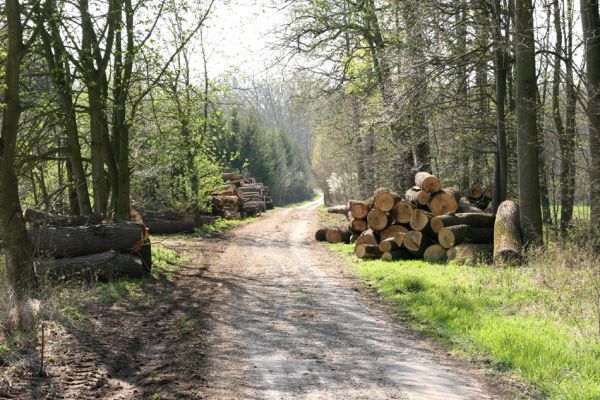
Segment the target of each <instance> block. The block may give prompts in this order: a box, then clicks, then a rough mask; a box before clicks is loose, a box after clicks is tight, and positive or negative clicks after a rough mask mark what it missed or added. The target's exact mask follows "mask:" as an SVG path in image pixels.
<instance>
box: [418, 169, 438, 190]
mask: <svg viewBox="0 0 600 400" xmlns="http://www.w3.org/2000/svg"><path fill="white" fill-rule="evenodd" d="M415 185H416V186H419V187H420V188H421V189H422V190H424V191H425V192H427V193H430V194H431V193H436V192H439V191H440V190H441V189H442V182H441V181H440V180H439V178H438V177H437V176H434V175H431V174H430V173H428V172H418V173H417V174H416V175H415Z"/></svg>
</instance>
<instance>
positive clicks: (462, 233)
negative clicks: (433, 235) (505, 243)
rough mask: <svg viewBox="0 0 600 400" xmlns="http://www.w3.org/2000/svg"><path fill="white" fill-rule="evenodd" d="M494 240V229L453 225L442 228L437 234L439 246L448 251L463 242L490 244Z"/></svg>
mask: <svg viewBox="0 0 600 400" xmlns="http://www.w3.org/2000/svg"><path fill="white" fill-rule="evenodd" d="M493 240H494V228H492V227H485V228H473V227H470V226H469V225H453V226H449V227H447V228H443V229H441V230H440V231H439V233H438V241H439V242H440V245H442V246H443V247H445V248H447V249H449V248H450V247H452V246H456V245H457V244H461V243H463V242H468V243H476V244H491V243H492V242H493Z"/></svg>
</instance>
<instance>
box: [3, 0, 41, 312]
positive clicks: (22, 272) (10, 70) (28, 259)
mask: <svg viewBox="0 0 600 400" xmlns="http://www.w3.org/2000/svg"><path fill="white" fill-rule="evenodd" d="M5 12H6V23H7V32H6V33H7V41H8V43H7V46H8V47H7V53H6V62H5V66H4V84H5V88H4V96H3V98H4V104H5V106H4V108H3V109H2V130H1V131H0V236H1V237H2V240H3V242H4V255H5V264H6V272H7V277H8V282H9V284H10V288H11V290H12V292H13V295H14V298H15V300H16V301H17V304H19V303H20V302H22V301H24V300H25V299H27V297H28V296H29V293H30V292H31V291H32V290H33V289H35V287H36V284H37V282H36V279H35V273H34V270H33V259H32V248H31V242H30V241H29V238H28V237H27V231H26V229H25V221H24V219H23V213H22V210H21V203H20V200H19V185H18V180H17V175H16V173H15V168H14V162H15V154H16V144H17V132H18V129H19V118H20V104H19V102H20V98H19V81H20V66H21V62H22V59H23V56H24V46H23V28H22V25H21V14H20V5H19V2H18V0H7V1H6V3H5Z"/></svg>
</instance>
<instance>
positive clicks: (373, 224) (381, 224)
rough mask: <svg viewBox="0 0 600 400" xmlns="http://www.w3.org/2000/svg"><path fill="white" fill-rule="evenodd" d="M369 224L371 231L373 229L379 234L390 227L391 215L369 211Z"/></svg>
mask: <svg viewBox="0 0 600 400" xmlns="http://www.w3.org/2000/svg"><path fill="white" fill-rule="evenodd" d="M367 223H368V226H369V229H372V230H373V231H375V232H379V231H382V230H384V229H385V228H387V227H388V226H389V225H390V223H391V218H390V216H389V214H387V213H385V212H383V211H380V210H378V209H376V208H374V209H372V210H371V211H369V214H368V215H367Z"/></svg>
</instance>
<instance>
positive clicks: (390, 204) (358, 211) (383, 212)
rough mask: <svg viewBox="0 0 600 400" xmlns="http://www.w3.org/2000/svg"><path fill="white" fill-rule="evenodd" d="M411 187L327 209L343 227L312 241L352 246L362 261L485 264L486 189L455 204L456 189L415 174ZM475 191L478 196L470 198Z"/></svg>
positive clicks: (490, 233)
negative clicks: (344, 218) (401, 193)
mask: <svg viewBox="0 0 600 400" xmlns="http://www.w3.org/2000/svg"><path fill="white" fill-rule="evenodd" d="M415 184H416V186H414V187H412V188H410V189H409V190H408V191H407V192H406V194H405V196H404V198H402V197H401V196H399V195H398V194H396V193H394V192H391V191H390V190H387V189H378V190H376V191H375V194H374V196H373V197H372V198H371V199H369V200H367V201H350V202H348V204H346V205H341V206H334V207H330V208H329V209H328V212H331V213H337V214H343V215H346V216H347V217H348V218H349V221H350V222H349V227H347V228H346V227H328V228H323V229H319V230H318V231H317V232H316V233H315V238H316V239H317V240H318V241H328V242H330V243H340V242H346V243H355V254H356V256H357V257H358V258H362V259H377V258H381V259H383V260H388V261H390V260H398V259H424V260H426V261H430V262H445V261H446V260H454V261H456V262H461V263H484V262H489V261H490V260H491V259H492V243H493V242H494V223H495V216H494V215H492V214H490V213H487V212H484V211H482V210H481V208H487V206H488V204H487V203H489V199H490V198H491V189H487V188H481V187H480V186H476V185H474V186H472V187H471V188H470V189H469V190H468V193H467V196H465V197H464V198H462V199H461V196H460V195H459V192H458V190H457V189H455V188H445V189H442V184H441V181H440V180H439V179H438V178H437V177H435V176H433V175H431V174H429V173H427V172H419V173H417V174H416V176H415ZM475 188H479V190H481V192H477V193H472V189H473V190H474V189H475ZM484 198H485V200H484ZM506 203H508V202H506ZM510 203H512V202H510ZM484 204H485V207H484V206H483V205H484ZM513 204H514V203H513ZM503 205H504V203H503ZM480 207H481V208H480ZM517 221H518V214H517ZM517 252H518V250H517ZM512 256H514V254H513V253H511V255H509V256H508V257H505V258H507V259H506V260H505V261H508V259H509V258H510V259H513V258H514V257H512Z"/></svg>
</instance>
